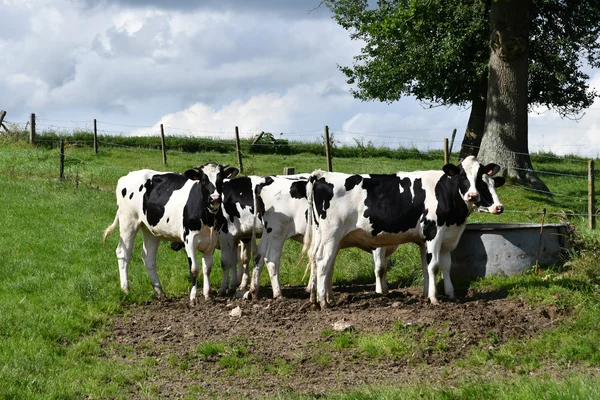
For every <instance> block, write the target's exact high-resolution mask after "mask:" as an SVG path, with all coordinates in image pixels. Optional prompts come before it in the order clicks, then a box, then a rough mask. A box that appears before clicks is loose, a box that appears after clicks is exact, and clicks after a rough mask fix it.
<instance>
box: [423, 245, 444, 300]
mask: <svg viewBox="0 0 600 400" xmlns="http://www.w3.org/2000/svg"><path fill="white" fill-rule="evenodd" d="M438 237H440V238H441V237H443V235H440V236H438ZM436 239H437V238H436ZM436 239H434V240H432V241H429V242H427V254H426V258H427V259H430V260H429V263H428V264H427V274H428V275H429V276H428V278H429V279H428V280H427V283H428V285H429V289H428V294H429V296H428V297H429V301H430V302H431V304H439V301H438V299H437V297H436V289H435V274H436V273H437V270H438V269H439V266H440V248H441V245H442V243H441V240H436Z"/></svg>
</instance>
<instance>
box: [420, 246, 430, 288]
mask: <svg viewBox="0 0 600 400" xmlns="http://www.w3.org/2000/svg"><path fill="white" fill-rule="evenodd" d="M419 250H420V253H421V268H422V269H423V297H424V298H428V297H429V273H428V272H427V264H428V262H427V248H426V247H425V244H420V245H419Z"/></svg>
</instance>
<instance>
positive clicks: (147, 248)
mask: <svg viewBox="0 0 600 400" xmlns="http://www.w3.org/2000/svg"><path fill="white" fill-rule="evenodd" d="M142 233H143V234H144V247H143V249H142V260H144V265H145V266H146V271H148V275H149V276H150V280H151V281H152V286H153V287H154V292H155V293H156V296H157V297H158V298H159V299H166V298H167V296H165V292H163V289H162V286H161V284H160V280H159V279H158V274H157V273H156V252H157V250H158V244H159V243H160V240H159V239H158V238H157V237H156V236H154V235H153V234H152V233H150V231H148V230H147V229H145V228H143V229H142Z"/></svg>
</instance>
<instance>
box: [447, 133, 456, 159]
mask: <svg viewBox="0 0 600 400" xmlns="http://www.w3.org/2000/svg"><path fill="white" fill-rule="evenodd" d="M455 137H456V128H454V129H453V130H452V139H451V140H450V149H449V150H448V160H450V156H451V155H452V147H454V138H455Z"/></svg>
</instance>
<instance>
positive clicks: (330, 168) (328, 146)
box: [325, 125, 333, 172]
mask: <svg viewBox="0 0 600 400" xmlns="http://www.w3.org/2000/svg"><path fill="white" fill-rule="evenodd" d="M325 156H326V157H327V171H329V172H332V171H333V166H332V165H331V143H330V142H329V127H328V126H327V125H325Z"/></svg>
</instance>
